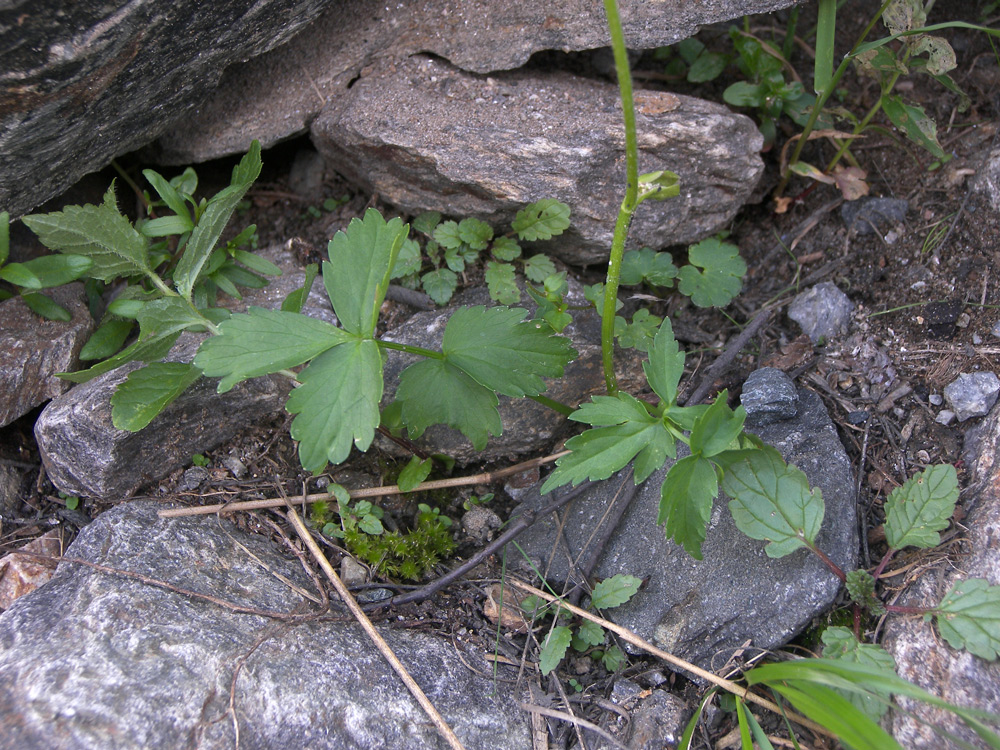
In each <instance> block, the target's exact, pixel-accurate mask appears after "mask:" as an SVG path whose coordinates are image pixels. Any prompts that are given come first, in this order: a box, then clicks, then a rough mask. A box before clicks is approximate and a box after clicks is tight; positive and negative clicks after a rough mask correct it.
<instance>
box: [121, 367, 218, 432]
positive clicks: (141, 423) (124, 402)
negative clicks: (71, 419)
mask: <svg viewBox="0 0 1000 750" xmlns="http://www.w3.org/2000/svg"><path fill="white" fill-rule="evenodd" d="M200 377H201V370H199V369H198V368H197V367H195V366H194V365H192V364H188V363H186V362H153V363H151V364H148V365H146V366H145V367H142V368H140V369H138V370H135V371H134V372H131V373H129V376H128V378H127V379H126V380H125V382H124V383H122V384H121V385H119V386H118V388H117V390H116V391H115V393H114V395H113V396H112V397H111V423H112V424H113V425H114V426H115V427H117V428H118V429H119V430H128V431H129V432H137V431H139V430H141V429H142V428H143V427H145V426H146V425H148V424H149V423H150V422H151V421H153V418H154V417H155V416H156V415H157V414H159V413H160V412H162V411H163V410H164V409H165V408H166V407H167V405H168V404H170V403H171V402H172V401H173V400H174V399H176V398H177V397H178V396H180V395H181V394H182V393H183V392H184V391H185V390H186V389H187V388H188V386H190V385H191V384H192V383H194V382H195V381H196V380H197V379H198V378H200Z"/></svg>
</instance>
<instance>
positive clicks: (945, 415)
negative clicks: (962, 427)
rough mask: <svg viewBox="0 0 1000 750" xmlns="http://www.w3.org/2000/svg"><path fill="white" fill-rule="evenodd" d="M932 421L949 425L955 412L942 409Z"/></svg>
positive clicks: (953, 419) (953, 418)
mask: <svg viewBox="0 0 1000 750" xmlns="http://www.w3.org/2000/svg"><path fill="white" fill-rule="evenodd" d="M934 421H935V422H939V423H940V424H943V425H949V424H951V423H952V422H954V421H955V412H953V411H952V410H951V409H942V410H941V411H939V412H938V415H937V416H936V417H934Z"/></svg>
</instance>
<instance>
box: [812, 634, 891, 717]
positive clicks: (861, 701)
mask: <svg viewBox="0 0 1000 750" xmlns="http://www.w3.org/2000/svg"><path fill="white" fill-rule="evenodd" d="M823 644H824V645H823V658H824V659H837V660H839V661H844V662H849V663H853V664H870V665H872V666H875V667H881V668H882V669H885V670H887V671H892V672H895V671H896V661H895V659H893V658H892V655H891V654H890V653H889V652H887V651H886V650H885V649H884V648H882V647H881V646H878V645H875V644H872V643H859V642H858V640H857V638H855V637H854V633H852V632H851V631H850V629H848V628H843V627H829V628H827V629H826V630H824V631H823ZM838 692H840V691H838ZM841 695H843V696H844V697H845V698H847V700H849V701H850V702H851V703H852V704H853V705H854V706H855V707H856V708H858V709H859V710H860V711H862V712H863V713H864V714H865V715H866V716H867V717H868V718H869V719H872V720H873V721H878V720H879V719H881V718H882V717H883V716H884V715H885V712H886V711H887V710H888V708H889V706H888V705H887V704H888V699H889V697H890V696H889V694H888V693H881V695H882V696H883V698H884V699H885V700H881V701H880V700H876V699H875V698H873V697H872V696H870V695H864V694H861V693H856V692H853V691H844V692H841Z"/></svg>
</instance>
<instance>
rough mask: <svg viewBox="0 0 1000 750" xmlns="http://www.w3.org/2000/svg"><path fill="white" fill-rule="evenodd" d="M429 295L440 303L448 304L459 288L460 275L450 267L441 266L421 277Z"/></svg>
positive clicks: (421, 281)
mask: <svg viewBox="0 0 1000 750" xmlns="http://www.w3.org/2000/svg"><path fill="white" fill-rule="evenodd" d="M420 283H421V284H422V285H423V287H424V291H425V292H427V296H428V297H430V298H431V299H432V300H434V301H435V302H436V303H437V304H439V305H446V304H448V301H449V300H450V299H451V296H452V295H453V294H454V293H455V289H457V288H458V276H456V275H455V272H454V271H452V270H450V269H448V268H439V269H437V270H436V271H430V272H428V273H425V274H424V275H423V276H421V277H420Z"/></svg>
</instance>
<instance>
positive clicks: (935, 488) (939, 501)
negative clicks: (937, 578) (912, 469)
mask: <svg viewBox="0 0 1000 750" xmlns="http://www.w3.org/2000/svg"><path fill="white" fill-rule="evenodd" d="M956 502H958V474H957V473H956V472H955V467H954V466H952V465H950V464H940V465H937V466H928V467H927V468H926V469H925V470H924V471H922V472H920V473H919V474H915V475H914V476H912V477H910V479H908V480H907V481H906V482H904V483H903V484H902V485H901V486H899V487H897V488H896V489H894V490H893V491H892V492H891V493H890V495H889V497H888V499H887V500H886V502H885V540H886V542H888V544H889V546H890V547H892V548H893V549H903V548H904V547H923V548H930V547H936V546H937V545H938V544H939V543H940V542H941V535H940V534H939V533H938V532H939V531H941V530H942V529H944V528H946V527H947V526H948V523H949V521H950V520H951V516H952V513H954V512H955V503H956Z"/></svg>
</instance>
